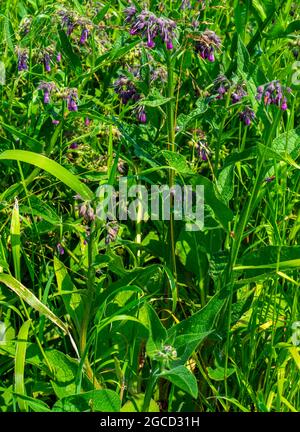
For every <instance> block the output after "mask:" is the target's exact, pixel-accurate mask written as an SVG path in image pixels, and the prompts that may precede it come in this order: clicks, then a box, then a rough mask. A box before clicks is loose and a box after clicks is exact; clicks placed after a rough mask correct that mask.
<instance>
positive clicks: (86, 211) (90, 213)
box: [76, 202, 95, 222]
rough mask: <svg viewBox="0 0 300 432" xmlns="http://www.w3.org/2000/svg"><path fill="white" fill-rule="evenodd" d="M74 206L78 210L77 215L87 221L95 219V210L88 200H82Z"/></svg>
mask: <svg viewBox="0 0 300 432" xmlns="http://www.w3.org/2000/svg"><path fill="white" fill-rule="evenodd" d="M76 208H77V209H78V210H79V216H80V217H82V218H83V219H85V220H86V221H87V222H90V221H93V220H95V212H94V209H93V207H92V206H91V204H90V203H89V202H82V203H80V204H78V205H77V206H76Z"/></svg>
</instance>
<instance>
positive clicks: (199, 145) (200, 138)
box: [192, 129, 211, 162]
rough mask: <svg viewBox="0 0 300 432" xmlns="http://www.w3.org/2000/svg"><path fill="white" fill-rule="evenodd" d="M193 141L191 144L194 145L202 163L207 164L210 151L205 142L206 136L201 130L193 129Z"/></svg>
mask: <svg viewBox="0 0 300 432" xmlns="http://www.w3.org/2000/svg"><path fill="white" fill-rule="evenodd" d="M193 135H194V139H193V140H192V143H194V148H195V150H196V152H197V154H198V156H199V157H200V159H201V160H202V161H203V162H207V161H208V158H209V156H210V154H211V150H210V149H209V147H208V143H207V141H206V134H205V132H203V130H201V129H195V130H194V131H193Z"/></svg>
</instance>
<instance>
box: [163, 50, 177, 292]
mask: <svg viewBox="0 0 300 432" xmlns="http://www.w3.org/2000/svg"><path fill="white" fill-rule="evenodd" d="M166 60H167V69H168V83H167V97H168V98H170V100H169V102H168V103H167V128H168V150H171V151H172V152H175V99H174V70H173V59H172V57H171V53H170V52H169V51H167V52H166ZM174 180H175V171H174V169H170V170H169V187H170V190H171V188H172V187H173V186H174ZM173 205H174V197H173V195H171V196H170V206H171V212H170V231H169V233H170V234H169V236H170V245H171V252H170V253H171V257H170V263H171V268H172V271H173V274H174V279H175V282H176V284H177V270H176V256H175V235H174V213H173Z"/></svg>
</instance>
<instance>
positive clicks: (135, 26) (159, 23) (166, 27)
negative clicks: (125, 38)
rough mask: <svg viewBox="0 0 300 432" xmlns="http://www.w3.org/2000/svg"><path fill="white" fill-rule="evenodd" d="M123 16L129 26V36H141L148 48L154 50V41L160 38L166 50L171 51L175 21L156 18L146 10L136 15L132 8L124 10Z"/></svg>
mask: <svg viewBox="0 0 300 432" xmlns="http://www.w3.org/2000/svg"><path fill="white" fill-rule="evenodd" d="M124 14H125V15H126V18H125V23H130V24H131V28H130V34H131V35H140V36H142V37H143V38H144V39H146V40H147V46H148V47H149V48H154V47H155V40H156V39H157V38H160V39H161V41H162V42H163V43H164V44H165V45H166V48H167V49H168V50H172V49H173V45H174V44H173V41H174V39H175V29H176V23H175V21H173V20H171V19H169V18H165V17H157V16H156V15H155V14H154V13H153V12H150V11H148V10H144V11H142V12H141V13H139V14H138V13H137V10H136V8H135V7H134V6H130V7H128V8H126V9H125V10H124Z"/></svg>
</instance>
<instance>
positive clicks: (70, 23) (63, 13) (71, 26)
mask: <svg viewBox="0 0 300 432" xmlns="http://www.w3.org/2000/svg"><path fill="white" fill-rule="evenodd" d="M58 15H59V16H60V17H61V23H62V26H63V27H64V28H65V29H66V32H67V35H68V36H71V34H72V33H73V31H74V30H75V28H76V27H80V29H81V32H80V37H79V43H80V44H81V45H84V44H85V43H86V42H87V40H88V36H89V34H90V28H91V27H92V23H91V22H90V21H89V20H87V19H86V18H81V17H78V16H77V15H76V14H75V13H74V12H72V11H67V10H60V11H58Z"/></svg>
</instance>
